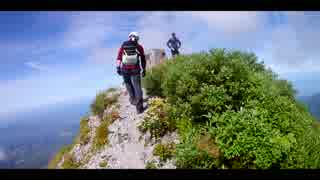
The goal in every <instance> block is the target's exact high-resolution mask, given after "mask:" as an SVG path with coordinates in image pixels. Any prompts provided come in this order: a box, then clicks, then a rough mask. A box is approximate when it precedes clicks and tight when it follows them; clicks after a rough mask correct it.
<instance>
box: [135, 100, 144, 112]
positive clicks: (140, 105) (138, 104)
mask: <svg viewBox="0 0 320 180" xmlns="http://www.w3.org/2000/svg"><path fill="white" fill-rule="evenodd" d="M136 109H137V113H138V114H141V113H143V111H144V109H143V104H142V102H141V101H140V102H139V103H137V105H136Z"/></svg>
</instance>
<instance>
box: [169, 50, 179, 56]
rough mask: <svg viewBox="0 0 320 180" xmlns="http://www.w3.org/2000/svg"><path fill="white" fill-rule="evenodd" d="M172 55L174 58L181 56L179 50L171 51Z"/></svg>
mask: <svg viewBox="0 0 320 180" xmlns="http://www.w3.org/2000/svg"><path fill="white" fill-rule="evenodd" d="M171 54H172V56H174V55H179V50H177V49H175V50H171Z"/></svg>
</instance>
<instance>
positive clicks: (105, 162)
mask: <svg viewBox="0 0 320 180" xmlns="http://www.w3.org/2000/svg"><path fill="white" fill-rule="evenodd" d="M99 166H100V167H107V166H108V161H102V162H100V163H99Z"/></svg>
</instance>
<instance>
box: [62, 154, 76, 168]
mask: <svg viewBox="0 0 320 180" xmlns="http://www.w3.org/2000/svg"><path fill="white" fill-rule="evenodd" d="M79 167H80V164H79V163H77V162H76V161H75V159H74V157H73V155H72V154H70V153H66V154H65V155H64V161H63V163H62V168H63V169H77V168H79Z"/></svg>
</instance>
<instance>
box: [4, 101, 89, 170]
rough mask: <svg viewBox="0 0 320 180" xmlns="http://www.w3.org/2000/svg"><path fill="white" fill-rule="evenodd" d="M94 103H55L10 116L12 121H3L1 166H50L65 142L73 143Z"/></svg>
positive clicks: (5, 167)
mask: <svg viewBox="0 0 320 180" xmlns="http://www.w3.org/2000/svg"><path fill="white" fill-rule="evenodd" d="M90 103H91V99H85V100H81V101H76V102H75V101H73V102H69V103H64V104H55V105H51V106H48V107H43V108H41V109H35V110H33V111H30V112H24V113H21V114H17V115H15V116H12V117H9V122H11V123H9V124H2V125H1V124H0V169H7V168H10V169H11V168H36V169H38V168H46V167H47V165H48V162H49V160H50V159H51V158H52V157H53V156H54V155H55V154H56V152H57V151H58V150H59V149H60V148H61V147H62V146H63V145H66V144H70V143H72V141H73V139H74V136H75V135H76V134H77V133H78V130H79V121H80V118H81V117H83V116H84V115H85V114H86V113H87V111H88V110H89V105H90ZM0 121H1V117H0Z"/></svg>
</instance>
